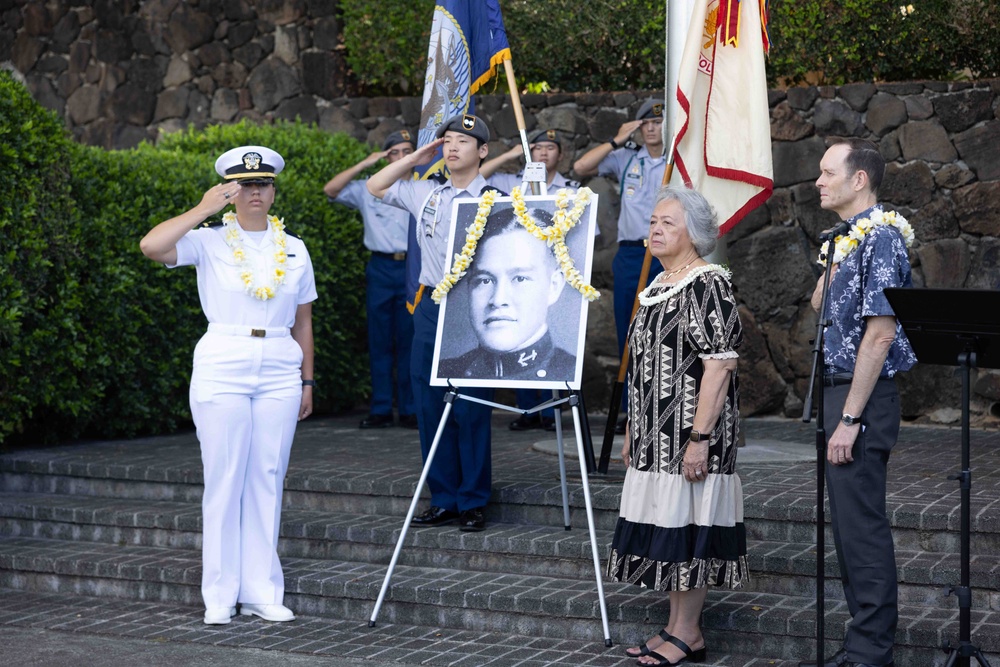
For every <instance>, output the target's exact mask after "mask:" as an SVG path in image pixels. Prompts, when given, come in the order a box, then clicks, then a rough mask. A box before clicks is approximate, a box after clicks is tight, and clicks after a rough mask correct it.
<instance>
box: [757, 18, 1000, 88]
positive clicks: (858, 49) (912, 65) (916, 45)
mask: <svg viewBox="0 0 1000 667" xmlns="http://www.w3.org/2000/svg"><path fill="white" fill-rule="evenodd" d="M771 26H772V30H771V37H772V40H773V45H772V49H771V57H770V62H769V63H768V75H769V77H770V79H771V80H772V82H776V81H787V82H791V83H795V82H800V81H804V80H811V81H812V82H813V83H828V84H841V83H847V82H851V81H876V80H881V81H906V80H914V79H948V78H953V77H955V76H961V75H965V76H973V77H981V76H996V75H998V74H1000V37H998V35H1000V9H998V5H997V3H995V2H993V0H921V1H920V2H917V3H910V2H909V1H908V0H899V2H886V1H885V0H837V1H836V2H834V1H833V0H801V1H799V2H774V3H771Z"/></svg>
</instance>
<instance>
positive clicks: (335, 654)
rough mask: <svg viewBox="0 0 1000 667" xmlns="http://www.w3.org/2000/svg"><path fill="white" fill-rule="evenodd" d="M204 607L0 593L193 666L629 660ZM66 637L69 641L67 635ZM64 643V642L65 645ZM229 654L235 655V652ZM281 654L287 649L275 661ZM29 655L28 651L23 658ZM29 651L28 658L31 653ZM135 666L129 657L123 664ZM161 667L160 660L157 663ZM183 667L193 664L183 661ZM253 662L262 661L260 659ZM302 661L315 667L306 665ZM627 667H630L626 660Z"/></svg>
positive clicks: (619, 650)
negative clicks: (221, 613) (221, 617)
mask: <svg viewBox="0 0 1000 667" xmlns="http://www.w3.org/2000/svg"><path fill="white" fill-rule="evenodd" d="M201 614H202V611H201V609H198V608H195V607H190V606H184V605H173V604H167V603H162V602H124V601H122V600H118V599H114V598H95V597H88V596H79V595H77V596H72V597H68V596H64V595H59V594H53V593H32V592H25V591H11V590H3V589H0V625H3V624H9V625H21V626H28V627H29V628H31V629H33V630H34V629H38V628H47V629H51V631H52V632H54V633H60V634H62V635H63V636H66V635H67V634H77V635H97V636H100V637H102V638H107V640H108V641H113V640H114V639H117V638H127V639H142V640H146V641H149V642H152V643H155V644H157V645H159V646H162V647H163V651H164V652H166V653H167V654H168V655H172V654H173V653H174V651H171V650H170V648H169V647H168V646H165V645H167V644H170V643H174V644H176V643H184V644H188V645H192V646H194V647H196V649H195V650H194V651H189V650H185V651H184V653H183V654H184V655H185V656H191V655H199V656H201V657H200V661H199V662H197V664H199V665H202V664H204V665H207V664H213V665H214V664H236V661H235V660H230V661H227V662H216V661H212V660H210V659H209V657H208V656H207V655H205V653H207V652H198V651H199V650H200V649H202V648H206V649H207V648H211V649H213V650H214V651H215V653H214V655H215V657H216V658H218V657H220V656H224V655H225V653H220V652H219V651H218V650H217V649H216V648H215V647H220V648H221V647H227V648H229V647H231V648H257V649H263V650H268V651H273V652H275V653H276V654H277V655H276V656H275V658H273V659H272V661H273V662H274V663H277V662H279V661H280V662H281V664H296V665H297V664H300V661H299V660H297V659H295V658H297V657H305V656H317V657H319V658H328V659H332V658H344V660H338V661H336V662H335V663H333V664H337V665H343V664H345V663H346V661H347V660H350V664H352V665H356V664H359V663H358V662H356V661H359V660H366V661H368V664H373V665H400V666H403V667H405V666H409V665H421V664H423V665H453V666H455V667H482V666H483V665H490V666H492V667H510V666H513V665H516V666H517V667H550V666H551V665H555V664H558V665H597V666H600V665H605V666H610V665H619V664H622V663H624V662H625V659H624V657H623V655H622V654H623V652H624V649H625V646H624V645H618V644H616V645H615V646H613V647H611V648H606V647H605V646H604V644H603V643H599V642H580V641H578V640H567V639H549V638H546V637H539V636H525V635H516V634H500V633H495V632H478V631H473V630H456V629H454V628H445V627H439V626H420V625H412V624H394V623H386V622H380V623H379V624H378V626H377V627H375V628H369V627H368V624H367V621H364V620H363V621H360V622H359V621H357V620H337V619H331V618H330V617H323V616H309V615H303V614H301V613H300V614H298V615H297V617H296V620H295V622H294V623H266V622H263V621H260V620H259V619H256V618H251V617H245V616H236V617H235V618H234V619H233V622H232V623H230V624H229V625H221V626H220V625H213V626H207V625H204V624H203V623H202V622H201ZM70 641H72V639H71V640H70ZM66 643H67V642H66V641H62V642H60V647H64V646H66ZM233 654H234V655H238V654H237V653H236V652H235V651H234V652H233ZM281 654H284V655H283V656H281V657H278V656H280V655H281ZM29 655H30V654H29ZM32 657H34V656H33V655H32ZM124 664H135V663H124ZM157 664H162V663H157ZM181 664H194V663H184V662H182V663H181ZM255 664H265V663H264V662H263V661H259V662H256V663H255ZM308 664H319V663H313V662H310V663H308ZM626 664H632V661H629V662H628V663H626ZM702 665H703V667H765V666H766V667H795V666H796V665H797V662H793V661H787V660H778V659H775V658H765V657H757V656H748V655H736V654H732V653H726V652H724V651H721V650H720V649H717V648H716V647H714V646H710V647H709V651H708V659H707V661H706V662H704V663H702Z"/></svg>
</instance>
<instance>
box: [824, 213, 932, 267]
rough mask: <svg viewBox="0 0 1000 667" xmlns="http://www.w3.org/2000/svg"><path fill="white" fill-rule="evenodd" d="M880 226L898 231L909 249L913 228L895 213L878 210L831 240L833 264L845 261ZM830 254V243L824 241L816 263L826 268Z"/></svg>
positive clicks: (911, 242)
mask: <svg viewBox="0 0 1000 667" xmlns="http://www.w3.org/2000/svg"><path fill="white" fill-rule="evenodd" d="M882 225H889V226H890V227H895V228H896V229H898V230H899V233H900V234H902V235H903V240H904V241H905V242H906V247H907V248H909V247H910V246H911V245H913V240H914V238H915V237H914V234H913V227H911V226H910V223H909V222H907V221H906V218H904V217H903V216H901V215H899V214H898V213H896V212H895V211H889V212H888V213H885V212H883V211H882V209H880V208H876V209H875V210H873V211H872V212H871V213H870V214H869V215H868V217H867V218H861V219H859V220H856V221H855V222H854V225H853V226H852V227H851V231H849V232H848V233H847V234H842V235H841V236H838V237H837V238H835V239H834V240H833V248H834V250H833V263H834V264H840V263H841V262H842V261H844V260H845V259H847V258H848V257H849V256H850V255H851V253H853V252H854V251H855V250H857V249H858V246H859V245H861V241H862V240H864V238H865V237H866V236H868V233H869V232H871V230H873V229H875V228H876V227H881V226H882ZM829 252H830V242H829V241H826V242H824V243H823V246H822V247H821V248H820V249H819V257H818V258H817V259H816V261H817V262H818V263H819V264H821V265H822V266H826V258H827V255H828V253H829Z"/></svg>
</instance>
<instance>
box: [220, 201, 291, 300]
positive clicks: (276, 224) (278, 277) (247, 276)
mask: <svg viewBox="0 0 1000 667" xmlns="http://www.w3.org/2000/svg"><path fill="white" fill-rule="evenodd" d="M267 221H268V222H269V223H270V226H271V241H273V242H274V248H275V250H274V255H273V256H272V259H273V261H274V265H273V266H272V267H271V268H270V269H269V271H268V273H269V275H268V277H267V279H265V280H264V281H261V280H258V278H257V272H256V270H255V269H254V267H253V265H252V264H251V263H250V260H249V258H248V257H247V253H246V249H245V248H244V247H243V238H242V235H241V234H240V226H239V223H238V222H237V221H236V214H235V213H233V212H232V211H229V212H228V213H226V214H225V215H223V216H222V223H223V225H224V226H225V228H226V244H227V245H228V246H229V247H230V248H231V249H232V251H233V259H235V260H236V264H237V270H238V271H239V273H240V280H242V281H243V286H244V290H245V291H246V293H247V294H249V295H250V296H252V297H254V298H255V299H260V300H261V301H267V300H268V299H273V298H274V295H275V294H276V293H277V291H278V286H279V285H281V284H282V283H283V282H285V273H286V272H285V263H286V261H287V260H288V255H287V253H286V252H285V243H286V236H285V220H284V219H281V220H279V219H278V218H277V216H273V215H269V216H267Z"/></svg>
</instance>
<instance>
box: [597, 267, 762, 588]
mask: <svg viewBox="0 0 1000 667" xmlns="http://www.w3.org/2000/svg"><path fill="white" fill-rule="evenodd" d="M640 304H641V305H640V308H639V310H638V311H637V312H636V315H635V318H634V319H633V321H632V324H631V326H630V328H629V335H628V343H629V349H630V350H631V358H630V360H629V377H630V380H629V387H628V391H629V413H628V419H629V430H630V437H631V441H632V446H631V453H630V456H631V462H630V465H629V467H628V470H627V471H626V475H625V484H624V487H623V488H622V498H621V511H620V514H619V518H618V524H617V526H616V527H615V535H614V539H613V540H612V543H611V555H610V558H609V561H608V576H609V577H611V579H613V580H615V581H622V582H627V583H630V584H636V585H638V586H642V587H644V588H653V589H657V590H664V591H687V590H691V589H694V588H704V587H706V586H718V587H724V588H730V589H738V588H741V587H742V586H743V582H744V580H746V579H748V570H747V561H746V553H747V547H746V531H745V529H744V526H743V489H742V485H741V483H740V478H739V475H737V473H736V450H737V445H738V443H739V442H740V419H739V404H738V381H737V377H736V373H735V372H734V373H733V374H732V375H731V380H730V383H729V386H728V388H727V391H726V398H725V403H724V405H723V407H722V413H721V414H720V416H719V419H718V421H717V422H716V425H715V428H714V430H713V431H712V433H711V436H710V439H709V447H708V475H707V476H706V479H705V480H704V481H702V482H697V483H692V482H688V481H687V480H686V479H685V478H684V475H683V473H682V470H681V464H682V462H683V460H684V453H685V451H686V445H687V441H688V436H689V435H690V433H691V429H692V425H693V421H694V415H695V410H696V408H697V406H698V395H699V390H700V385H701V377H702V373H703V369H704V366H703V363H702V360H703V359H731V358H736V357H737V356H738V354H737V353H736V348H738V347H739V345H740V344H741V343H742V341H743V330H742V327H741V324H740V317H739V313H738V311H737V306H736V300H735V298H734V296H733V290H732V285H731V284H730V282H729V272H728V271H727V270H726V269H724V268H723V267H721V266H717V265H714V264H709V265H707V266H704V267H699V268H697V269H695V270H694V271H692V272H691V273H690V274H689V275H688V277H687V278H685V279H684V280H683V281H681V282H680V283H678V284H677V285H662V284H659V283H657V282H654V283H653V284H652V285H651V286H650V287H649V288H647V289H646V290H645V292H644V293H643V295H642V298H641V300H640Z"/></svg>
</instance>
